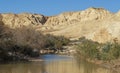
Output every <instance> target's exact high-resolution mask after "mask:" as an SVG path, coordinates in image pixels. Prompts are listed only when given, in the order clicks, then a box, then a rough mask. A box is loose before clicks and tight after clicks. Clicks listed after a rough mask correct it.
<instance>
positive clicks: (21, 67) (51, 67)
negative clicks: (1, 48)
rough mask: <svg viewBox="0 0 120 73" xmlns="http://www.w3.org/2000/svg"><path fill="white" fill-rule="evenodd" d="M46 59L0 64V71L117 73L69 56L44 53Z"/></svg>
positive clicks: (25, 72)
mask: <svg viewBox="0 0 120 73" xmlns="http://www.w3.org/2000/svg"><path fill="white" fill-rule="evenodd" d="M43 59H44V61H39V62H27V63H10V64H0V73H115V72H112V71H111V70H109V69H106V68H103V67H100V66H98V65H95V64H92V63H88V62H86V61H83V60H80V59H76V58H73V57H69V56H59V55H44V56H43Z"/></svg>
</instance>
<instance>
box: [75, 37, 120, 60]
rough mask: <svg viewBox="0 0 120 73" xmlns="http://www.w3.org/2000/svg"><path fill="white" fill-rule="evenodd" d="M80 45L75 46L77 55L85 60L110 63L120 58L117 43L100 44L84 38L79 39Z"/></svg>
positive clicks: (119, 46)
mask: <svg viewBox="0 0 120 73" xmlns="http://www.w3.org/2000/svg"><path fill="white" fill-rule="evenodd" d="M80 41H81V44H79V45H77V53H78V54H80V55H82V56H83V57H86V58H91V59H99V60H105V61H111V60H114V59H118V58H120V44H119V43H115V42H114V43H110V42H108V43H105V44H100V43H97V42H94V41H91V40H87V39H85V38H80Z"/></svg>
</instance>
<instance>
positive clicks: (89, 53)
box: [77, 39, 99, 59]
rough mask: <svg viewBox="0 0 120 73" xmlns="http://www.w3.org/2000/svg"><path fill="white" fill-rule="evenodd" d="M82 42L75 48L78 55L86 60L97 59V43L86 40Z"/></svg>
mask: <svg viewBox="0 0 120 73" xmlns="http://www.w3.org/2000/svg"><path fill="white" fill-rule="evenodd" d="M81 40H82V39H81ZM83 40H84V41H82V42H81V44H79V45H78V47H77V50H78V51H79V53H80V54H81V55H82V56H84V57H86V58H91V59H95V58H99V43H97V42H93V41H91V40H87V39H86V40H85V39H83Z"/></svg>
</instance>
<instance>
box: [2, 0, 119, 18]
mask: <svg viewBox="0 0 120 73" xmlns="http://www.w3.org/2000/svg"><path fill="white" fill-rule="evenodd" d="M89 7H102V8H105V9H107V10H109V11H111V12H117V11H119V10H120V0H0V13H22V12H30V13H38V14H44V15H49V16H50V15H56V14H59V13H62V12H66V11H80V10H85V9H87V8H89Z"/></svg>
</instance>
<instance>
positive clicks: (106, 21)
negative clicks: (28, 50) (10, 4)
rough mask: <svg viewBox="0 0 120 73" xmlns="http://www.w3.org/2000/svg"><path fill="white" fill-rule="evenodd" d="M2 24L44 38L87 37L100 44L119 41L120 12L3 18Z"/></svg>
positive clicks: (25, 14)
mask: <svg viewBox="0 0 120 73" xmlns="http://www.w3.org/2000/svg"><path fill="white" fill-rule="evenodd" d="M0 20H1V21H2V22H3V23H4V25H7V26H9V27H10V28H13V29H14V28H16V27H21V26H31V27H33V26H35V27H37V28H36V30H38V31H42V32H43V33H45V34H53V35H63V36H65V37H68V38H70V39H78V38H80V37H86V38H87V39H91V40H94V41H98V42H101V43H104V42H107V41H113V40H114V39H115V40H118V41H119V40H120V12H117V13H111V12H109V11H107V10H105V9H103V8H88V9H86V10H84V11H78V12H65V13H61V14H59V15H56V16H44V15H40V14H30V13H21V14H11V13H8V14H0Z"/></svg>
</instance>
